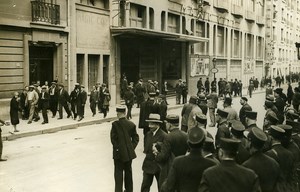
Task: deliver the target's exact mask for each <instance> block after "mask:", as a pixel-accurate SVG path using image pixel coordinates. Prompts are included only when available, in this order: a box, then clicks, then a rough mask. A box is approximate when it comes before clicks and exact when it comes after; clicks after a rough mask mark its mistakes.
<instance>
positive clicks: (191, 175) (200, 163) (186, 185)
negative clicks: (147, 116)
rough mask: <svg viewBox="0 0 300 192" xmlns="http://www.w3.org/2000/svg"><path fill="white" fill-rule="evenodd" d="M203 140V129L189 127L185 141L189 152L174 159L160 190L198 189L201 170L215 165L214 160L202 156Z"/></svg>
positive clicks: (165, 191)
mask: <svg viewBox="0 0 300 192" xmlns="http://www.w3.org/2000/svg"><path fill="white" fill-rule="evenodd" d="M204 141H205V133H204V131H203V129H200V128H198V127H194V128H191V129H190V131H189V133H188V141H187V142H188V145H189V148H190V153H189V154H188V155H186V156H179V157H176V158H175V159H174V162H173V165H172V167H171V170H170V172H169V174H168V178H167V180H166V182H165V183H164V184H163V186H162V190H161V191H162V192H167V191H191V192H192V191H198V188H199V184H200V183H199V181H201V178H202V174H203V172H204V171H205V170H206V169H207V168H209V167H213V166H215V165H216V163H215V162H214V161H212V160H210V159H207V158H204V157H203V156H202V146H203V143H204Z"/></svg>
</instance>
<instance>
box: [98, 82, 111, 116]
mask: <svg viewBox="0 0 300 192" xmlns="http://www.w3.org/2000/svg"><path fill="white" fill-rule="evenodd" d="M110 100H111V96H110V93H109V90H108V88H107V87H106V84H105V83H103V84H102V90H101V93H100V103H101V111H102V113H103V117H104V118H105V117H106V116H107V113H108V112H109V102H110Z"/></svg>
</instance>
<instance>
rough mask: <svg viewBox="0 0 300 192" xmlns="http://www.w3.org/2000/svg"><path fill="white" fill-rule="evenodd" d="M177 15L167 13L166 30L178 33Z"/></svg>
mask: <svg viewBox="0 0 300 192" xmlns="http://www.w3.org/2000/svg"><path fill="white" fill-rule="evenodd" d="M179 18H180V17H179V16H178V15H174V14H168V32H171V33H179Z"/></svg>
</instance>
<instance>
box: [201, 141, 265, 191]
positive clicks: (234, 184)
mask: <svg viewBox="0 0 300 192" xmlns="http://www.w3.org/2000/svg"><path fill="white" fill-rule="evenodd" d="M239 145H240V141H239V140H236V139H228V138H222V139H221V145H220V149H219V152H218V155H219V159H220V160H221V163H220V165H217V166H214V167H211V168H208V169H206V170H205V171H204V173H203V176H202V179H201V183H200V187H199V190H198V192H204V191H210V192H241V191H243V192H247V191H249V192H253V191H260V186H259V180H258V176H257V175H256V174H255V173H254V171H252V170H250V169H248V168H245V167H243V166H240V165H238V164H237V163H236V162H235V160H234V159H235V157H236V154H237V151H238V148H239Z"/></svg>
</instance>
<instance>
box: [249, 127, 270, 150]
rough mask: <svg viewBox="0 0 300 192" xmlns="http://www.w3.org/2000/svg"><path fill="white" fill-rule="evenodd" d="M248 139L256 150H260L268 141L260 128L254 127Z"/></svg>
mask: <svg viewBox="0 0 300 192" xmlns="http://www.w3.org/2000/svg"><path fill="white" fill-rule="evenodd" d="M248 139H249V140H250V142H251V143H252V145H253V146H254V147H256V148H258V149H260V148H262V147H263V146H264V144H265V142H266V141H267V140H268V137H267V135H266V134H265V133H264V132H263V130H261V129H260V128H257V127H254V128H252V129H251V131H250V133H249V134H248Z"/></svg>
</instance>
